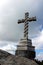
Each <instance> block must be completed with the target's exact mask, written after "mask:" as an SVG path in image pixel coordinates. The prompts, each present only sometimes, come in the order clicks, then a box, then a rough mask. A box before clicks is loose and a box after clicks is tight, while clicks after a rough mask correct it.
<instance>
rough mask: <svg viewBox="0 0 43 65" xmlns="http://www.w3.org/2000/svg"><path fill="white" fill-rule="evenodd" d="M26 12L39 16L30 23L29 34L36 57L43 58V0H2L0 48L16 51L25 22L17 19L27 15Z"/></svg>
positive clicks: (0, 3)
mask: <svg viewBox="0 0 43 65" xmlns="http://www.w3.org/2000/svg"><path fill="white" fill-rule="evenodd" d="M25 12H29V17H32V16H36V18H37V21H35V22H31V23H29V25H30V26H29V35H28V36H29V38H30V39H32V42H33V45H34V46H35V49H36V58H37V59H39V60H43V0H0V49H3V50H7V51H8V52H11V53H13V54H14V53H15V52H14V50H15V49H17V48H16V45H17V44H18V43H19V40H20V39H21V38H23V32H24V31H23V24H20V25H18V24H17V21H18V19H22V18H24V17H25V16H24V15H25ZM11 49H12V51H11ZM9 50H10V51H9Z"/></svg>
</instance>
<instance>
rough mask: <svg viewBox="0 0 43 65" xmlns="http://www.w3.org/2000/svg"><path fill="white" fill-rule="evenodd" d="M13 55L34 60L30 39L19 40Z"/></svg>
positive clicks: (33, 50)
mask: <svg viewBox="0 0 43 65" xmlns="http://www.w3.org/2000/svg"><path fill="white" fill-rule="evenodd" d="M15 54H16V55H19V56H23V57H27V58H30V59H34V58H35V47H34V46H32V41H31V40H30V39H21V40H20V42H19V45H17V50H16V53H15Z"/></svg>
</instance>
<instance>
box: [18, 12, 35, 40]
mask: <svg viewBox="0 0 43 65" xmlns="http://www.w3.org/2000/svg"><path fill="white" fill-rule="evenodd" d="M32 21H36V16H35V17H32V18H29V13H28V12H26V13H25V19H22V20H18V24H20V23H24V38H25V39H28V26H29V25H28V24H29V22H32Z"/></svg>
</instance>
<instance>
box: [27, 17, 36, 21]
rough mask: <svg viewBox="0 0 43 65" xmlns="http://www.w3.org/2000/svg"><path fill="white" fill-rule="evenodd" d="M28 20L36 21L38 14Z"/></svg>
mask: <svg viewBox="0 0 43 65" xmlns="http://www.w3.org/2000/svg"><path fill="white" fill-rule="evenodd" d="M27 21H29V22H31V21H36V16H35V17H32V18H28V19H27Z"/></svg>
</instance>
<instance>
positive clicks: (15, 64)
mask: <svg viewBox="0 0 43 65" xmlns="http://www.w3.org/2000/svg"><path fill="white" fill-rule="evenodd" d="M0 65H38V64H37V63H36V62H35V61H33V60H30V59H27V58H25V57H21V56H14V55H11V54H9V53H7V52H5V51H2V50H0Z"/></svg>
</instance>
